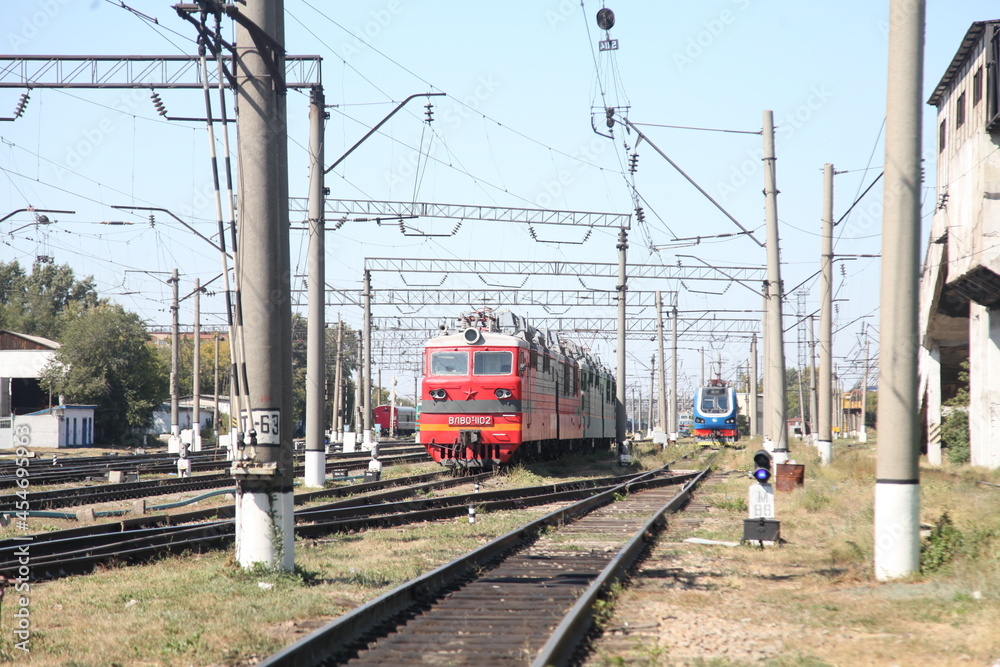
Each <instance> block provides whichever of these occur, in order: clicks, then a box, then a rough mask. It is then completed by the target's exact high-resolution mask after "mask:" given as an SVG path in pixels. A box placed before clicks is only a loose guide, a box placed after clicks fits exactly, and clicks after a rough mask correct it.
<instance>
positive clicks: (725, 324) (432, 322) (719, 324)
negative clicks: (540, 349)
mask: <svg viewBox="0 0 1000 667" xmlns="http://www.w3.org/2000/svg"><path fill="white" fill-rule="evenodd" d="M527 319H528V323H529V324H530V325H531V326H533V327H535V328H536V329H549V330H550V331H557V332H562V333H567V332H575V333H607V334H608V335H613V334H614V333H615V330H616V328H617V326H618V324H617V320H616V319H615V318H613V317H529V318H527ZM454 322H455V318H453V317H441V318H433V317H424V316H416V317H414V316H410V315H401V316H399V317H373V318H372V326H373V327H374V328H375V329H377V330H380V331H386V332H390V333H391V332H397V333H401V332H410V331H424V332H437V331H439V330H440V327H441V325H442V324H443V325H445V326H446V327H447V328H449V329H453V328H455V327H454ZM669 322H670V320H666V321H665V324H666V323H669ZM677 325H678V326H677V335H679V336H684V337H685V338H686V337H687V336H688V335H689V334H714V335H726V336H728V335H730V334H747V335H750V334H753V333H757V334H759V333H760V320H759V319H739V318H738V319H722V318H718V319H716V318H709V317H703V318H697V319H685V320H678V323H677ZM625 330H626V333H636V334H642V335H645V336H650V335H655V334H656V318H652V317H631V318H629V319H628V320H627V321H626V325H625Z"/></svg>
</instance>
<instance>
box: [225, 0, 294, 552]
mask: <svg viewBox="0 0 1000 667" xmlns="http://www.w3.org/2000/svg"><path fill="white" fill-rule="evenodd" d="M239 11H240V13H241V14H242V15H243V20H241V21H237V24H236V55H235V58H234V63H233V70H234V72H235V74H236V96H237V105H238V108H239V114H238V115H237V136H238V138H239V156H240V180H239V183H240V189H239V205H240V211H239V221H240V229H239V231H240V250H239V252H240V259H241V261H240V272H239V275H237V281H238V285H239V289H240V291H241V294H242V305H243V315H244V318H243V322H244V326H243V340H244V344H245V350H246V356H245V360H246V364H247V384H248V387H249V393H248V395H247V396H246V397H245V398H246V407H245V408H243V409H242V410H241V415H240V419H241V421H244V420H245V421H246V432H247V434H248V436H249V442H248V443H247V448H246V453H247V457H246V459H244V460H242V461H237V462H235V463H234V465H233V468H232V470H233V476H234V477H235V478H236V558H237V560H238V561H239V563H240V565H242V566H243V567H244V568H249V567H252V566H254V565H255V564H257V563H262V564H263V565H264V566H266V567H270V568H280V569H283V570H292V569H293V567H294V565H295V553H294V548H295V542H294V532H293V528H294V525H293V519H294V516H293V504H292V482H293V469H292V463H293V461H292V458H293V457H292V420H291V416H292V415H291V412H292V410H291V407H292V363H291V345H290V341H291V293H290V291H289V288H290V282H291V275H290V270H289V259H288V257H289V253H288V169H287V166H288V155H287V130H286V125H285V122H286V110H285V92H286V91H285V87H284V83H283V81H284V72H285V56H284V41H285V35H284V32H285V31H284V2H283V0H246V2H245V4H242V5H241V6H240V10H239ZM248 25H249V26H250V28H248V27H247V26H248ZM231 344H232V342H231Z"/></svg>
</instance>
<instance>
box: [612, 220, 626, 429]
mask: <svg viewBox="0 0 1000 667" xmlns="http://www.w3.org/2000/svg"><path fill="white" fill-rule="evenodd" d="M617 248H618V285H617V289H618V370H617V374H616V386H615V441H616V442H617V445H618V447H619V448H620V447H621V445H622V443H623V442H625V293H626V291H627V290H628V283H627V278H626V277H625V253H626V251H627V250H628V232H626V231H625V228H624V227H622V228H621V229H620V230H619V231H618V245H617Z"/></svg>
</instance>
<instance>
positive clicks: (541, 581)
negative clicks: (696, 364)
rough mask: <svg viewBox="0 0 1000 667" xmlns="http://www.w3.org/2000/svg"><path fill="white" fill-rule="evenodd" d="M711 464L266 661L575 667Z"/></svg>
mask: <svg viewBox="0 0 1000 667" xmlns="http://www.w3.org/2000/svg"><path fill="white" fill-rule="evenodd" d="M708 472H709V468H705V469H704V470H702V471H700V472H692V473H686V474H672V473H669V471H667V470H666V467H664V468H663V469H660V470H658V471H654V472H653V473H647V474H644V475H640V476H637V477H636V478H634V479H632V480H630V481H627V482H623V483H621V484H616V485H613V486H610V487H608V488H606V489H604V490H602V491H601V492H599V493H596V494H591V495H590V496H589V497H587V498H586V499H584V500H581V501H579V502H576V503H574V504H572V505H569V506H568V507H565V508H563V509H560V510H557V511H555V512H552V513H550V514H548V515H546V516H545V517H542V518H541V519H538V520H536V521H533V522H531V523H529V524H527V525H526V526H524V527H522V528H520V529H518V530H516V531H513V532H511V533H508V534H507V535H504V536H502V537H500V538H498V539H496V540H494V541H493V542H491V543H490V544H487V545H485V546H483V547H481V548H479V549H477V550H475V551H473V552H471V553H469V554H467V555H466V556H464V557H462V558H460V559H457V560H455V561H452V562H451V563H448V564H446V565H444V566H442V567H440V568H438V569H436V570H434V571H432V572H430V573H428V574H426V575H423V576H421V577H419V578H417V579H414V580H412V581H410V582H408V583H406V584H404V585H402V586H399V587H398V588H396V589H394V590H393V591H390V592H389V593H386V594H385V595H382V596H381V597H379V598H377V599H375V600H373V601H372V602H370V603H368V604H366V605H364V606H362V607H359V608H357V609H355V610H354V611H352V612H349V613H348V614H345V615H344V616H342V617H340V618H339V619H336V620H335V621H333V622H331V623H329V624H328V625H326V626H324V627H323V628H320V629H319V630H317V631H315V632H313V633H312V634H311V635H309V636H307V637H304V638H303V639H301V640H300V641H298V642H296V643H295V644H292V645H291V646H289V647H287V648H286V649H284V650H283V651H280V652H279V653H276V654H274V655H273V656H271V657H270V658H268V659H266V660H265V661H264V662H262V663H260V664H261V665H266V666H268V667H279V666H281V667H285V666H291V665H296V666H299V665H340V664H346V665H357V666H363V665H388V664H391V665H401V666H402V665H427V664H448V665H475V666H476V667H488V666H490V665H503V666H507V665H525V664H531V665H536V666H538V667H544V666H547V665H561V664H565V663H566V662H568V660H569V659H570V657H571V656H572V654H573V652H574V651H576V650H577V649H578V647H579V646H580V644H581V642H582V640H583V639H584V638H585V636H586V634H587V633H588V631H589V630H590V628H591V627H592V624H593V609H594V603H595V602H596V601H597V600H598V598H599V597H600V596H601V595H602V594H603V592H604V591H606V590H607V588H608V587H609V586H610V585H611V584H612V583H613V582H615V581H618V580H620V579H621V578H622V577H623V576H624V574H625V573H626V572H627V571H628V569H629V568H630V567H631V566H632V564H633V563H634V562H635V561H636V559H637V558H638V557H639V556H640V555H641V553H642V552H643V551H644V550H645V547H646V544H647V542H648V540H649V539H650V536H651V535H652V534H654V533H655V532H656V531H658V530H659V529H660V528H662V527H663V526H664V525H665V523H666V518H665V516H666V514H667V513H670V512H673V511H676V510H678V509H680V508H681V507H682V506H683V504H684V503H685V502H687V499H688V497H689V495H690V492H691V490H692V489H693V488H694V487H695V485H696V484H697V483H698V482H699V481H701V479H703V478H704V477H705V476H706V475H707V474H708ZM680 484H683V488H682V489H681V490H680V491H679V492H678V491H677V489H676V486H677V485H680ZM564 524H565V525H564ZM545 529H547V530H549V531H550V532H549V533H548V534H546V535H545V536H543V537H539V534H540V533H541V532H542V531H543V530H545Z"/></svg>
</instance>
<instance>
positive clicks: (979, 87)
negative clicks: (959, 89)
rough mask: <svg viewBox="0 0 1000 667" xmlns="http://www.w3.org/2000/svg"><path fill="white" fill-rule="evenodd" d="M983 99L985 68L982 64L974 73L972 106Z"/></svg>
mask: <svg viewBox="0 0 1000 667" xmlns="http://www.w3.org/2000/svg"><path fill="white" fill-rule="evenodd" d="M981 99H983V68H982V66H980V67H979V69H977V70H976V73H975V74H973V75H972V106H976V105H977V104H979V100H981Z"/></svg>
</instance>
